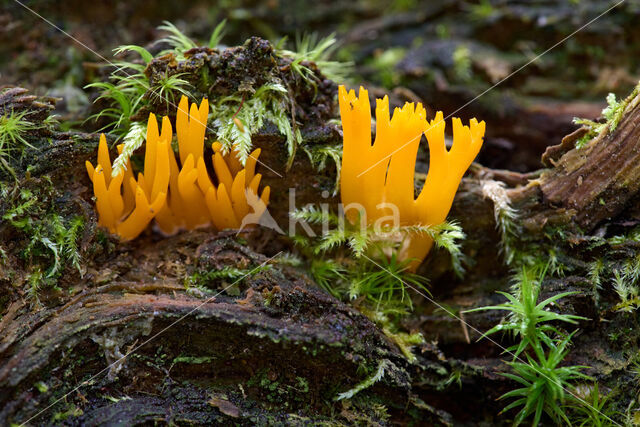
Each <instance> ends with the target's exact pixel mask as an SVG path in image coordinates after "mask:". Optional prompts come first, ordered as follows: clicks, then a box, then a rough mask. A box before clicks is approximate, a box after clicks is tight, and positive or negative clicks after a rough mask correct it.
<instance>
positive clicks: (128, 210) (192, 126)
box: [86, 96, 270, 240]
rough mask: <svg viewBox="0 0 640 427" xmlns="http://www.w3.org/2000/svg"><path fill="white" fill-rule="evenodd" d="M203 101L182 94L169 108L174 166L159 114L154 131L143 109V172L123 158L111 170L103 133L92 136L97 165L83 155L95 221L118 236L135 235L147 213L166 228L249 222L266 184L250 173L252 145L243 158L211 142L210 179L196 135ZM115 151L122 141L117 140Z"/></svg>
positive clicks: (204, 111) (202, 123) (263, 202)
mask: <svg viewBox="0 0 640 427" xmlns="http://www.w3.org/2000/svg"><path fill="white" fill-rule="evenodd" d="M208 110H209V104H208V101H207V100H206V99H204V100H203V101H202V102H201V103H200V108H198V107H197V106H196V104H195V103H194V104H191V109H190V110H189V102H188V100H187V98H186V97H184V96H183V97H182V99H181V100H180V104H179V106H178V112H177V116H176V134H177V139H178V148H179V150H178V151H179V159H180V166H181V167H179V165H178V161H177V160H176V156H175V154H174V152H173V149H172V148H171V139H172V137H173V133H172V127H171V122H170V121H169V119H168V118H167V117H163V119H162V131H161V132H159V130H158V122H157V121H156V117H155V115H153V114H149V121H148V124H147V141H146V147H145V158H144V172H140V173H139V174H138V179H137V180H136V179H135V178H134V176H133V172H132V168H131V163H130V162H127V165H126V170H124V171H122V172H120V173H119V174H117V175H116V176H114V177H112V173H111V172H112V169H111V159H110V157H109V150H108V148H107V142H106V139H105V137H104V135H101V136H100V144H99V147H98V165H97V166H96V167H95V168H94V167H93V165H92V164H91V163H90V162H86V166H87V172H88V173H89V178H90V179H91V181H92V182H93V191H94V194H95V197H96V208H97V210H98V214H99V224H100V225H102V226H104V227H106V228H108V229H109V231H110V232H112V233H116V234H118V235H119V236H120V237H121V238H122V239H124V240H130V239H134V238H135V237H137V236H138V235H139V234H140V233H141V232H142V231H143V230H144V229H145V228H146V227H147V225H148V224H149V223H150V222H151V220H152V219H154V218H155V220H156V224H157V226H158V228H159V229H160V231H162V232H163V233H165V234H173V233H175V232H177V231H178V230H180V229H187V230H192V229H194V228H197V227H203V226H207V225H210V224H213V225H214V226H215V227H216V228H217V229H219V230H222V229H225V228H234V229H237V228H241V227H242V226H244V225H247V224H249V225H250V224H255V223H257V222H258V219H259V218H260V216H261V215H262V213H263V212H264V210H265V209H266V206H267V204H268V203H269V194H270V189H269V187H265V188H264V190H263V191H262V194H261V195H260V197H258V187H259V186H260V179H261V175H260V174H256V173H255V167H256V161H257V159H258V156H259V155H260V149H256V150H255V151H253V152H252V153H251V155H250V156H249V158H248V159H247V161H246V164H245V166H244V167H243V166H242V164H241V163H240V162H239V161H238V159H237V157H236V155H235V153H234V152H229V153H226V154H223V150H222V145H221V144H220V143H218V142H215V143H214V144H213V145H212V148H213V155H212V156H211V164H212V165H213V168H212V170H213V171H214V174H215V176H216V183H214V182H213V181H212V179H211V177H210V174H209V171H208V170H207V163H206V161H205V156H204V136H205V130H206V123H207V115H208ZM118 151H119V152H120V153H121V152H122V145H120V146H118Z"/></svg>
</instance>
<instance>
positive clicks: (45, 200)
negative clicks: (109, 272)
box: [0, 178, 85, 305]
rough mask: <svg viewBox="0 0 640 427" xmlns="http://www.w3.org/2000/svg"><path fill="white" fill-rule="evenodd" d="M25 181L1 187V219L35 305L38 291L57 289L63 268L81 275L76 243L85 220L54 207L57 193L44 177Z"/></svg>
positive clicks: (37, 300)
mask: <svg viewBox="0 0 640 427" xmlns="http://www.w3.org/2000/svg"><path fill="white" fill-rule="evenodd" d="M27 184H28V185H27V186H18V185H16V186H14V187H12V188H8V187H5V188H3V189H2V190H1V191H2V196H3V197H2V203H0V218H2V220H3V221H4V222H5V223H6V225H7V228H8V229H7V228H5V231H4V233H10V234H11V235H12V240H13V241H14V242H16V245H15V248H14V249H13V251H14V253H16V254H17V255H18V256H19V258H20V259H21V260H22V261H23V262H24V264H25V267H26V268H25V270H26V271H28V276H27V277H28V280H27V281H28V284H29V289H28V294H29V295H30V297H31V298H32V300H33V302H34V303H35V304H36V305H37V304H39V298H38V294H39V292H40V290H41V289H42V288H45V287H46V288H56V287H57V283H58V279H59V278H60V276H61V275H62V273H63V272H64V271H65V269H68V268H72V269H75V270H76V271H77V272H78V273H80V274H82V267H81V263H80V261H81V255H80V250H79V248H78V245H77V242H78V239H79V237H80V234H81V232H82V230H83V228H84V221H85V220H84V217H82V216H80V215H73V214H71V215H63V214H61V213H60V212H59V211H58V210H57V209H58V206H56V202H55V200H56V198H57V197H59V195H58V194H57V192H56V191H55V190H54V188H53V184H52V183H51V181H50V180H48V179H47V178H44V179H40V180H38V181H35V180H32V181H31V182H27Z"/></svg>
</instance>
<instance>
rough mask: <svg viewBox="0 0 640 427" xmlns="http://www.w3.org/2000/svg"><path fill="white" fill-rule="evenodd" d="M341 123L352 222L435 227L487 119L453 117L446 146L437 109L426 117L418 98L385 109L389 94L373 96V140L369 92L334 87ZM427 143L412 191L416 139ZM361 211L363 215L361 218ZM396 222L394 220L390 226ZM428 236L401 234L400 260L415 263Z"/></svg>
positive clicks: (344, 190) (345, 198)
mask: <svg viewBox="0 0 640 427" xmlns="http://www.w3.org/2000/svg"><path fill="white" fill-rule="evenodd" d="M339 102H340V115H341V117H342V129H343V141H344V142H343V156H342V176H341V179H340V190H341V196H342V203H343V205H344V209H345V212H346V215H347V218H348V219H349V221H350V222H352V223H355V222H356V221H358V215H362V217H361V221H362V222H363V223H364V222H366V224H367V225H375V224H379V225H383V226H410V225H437V224H441V223H442V222H444V220H445V219H446V217H447V214H448V213H449V210H450V209H451V205H452V203H453V198H454V196H455V193H456V191H457V190H458V186H459V184H460V180H461V179H462V176H463V175H464V173H465V171H466V170H467V169H468V167H469V166H470V165H471V162H473V159H474V158H475V157H476V156H477V154H478V152H479V151H480V148H481V147H482V142H483V137H484V132H485V123H484V122H480V123H478V121H477V120H476V119H471V121H470V123H469V126H463V125H462V122H461V121H460V119H458V118H454V119H453V120H452V123H453V145H452V147H451V148H450V149H449V150H447V148H446V146H445V135H444V131H445V121H444V119H443V114H442V112H441V111H440V112H438V113H437V114H436V116H435V119H433V120H431V121H429V120H427V118H426V115H427V114H426V111H425V109H424V108H423V106H422V104H420V103H418V104H417V105H414V104H413V103H406V104H405V105H404V106H403V107H402V108H396V109H395V111H394V112H393V116H392V117H390V114H389V99H388V98H387V97H386V96H385V97H384V99H378V100H377V101H376V138H375V142H374V143H373V144H372V143H371V142H372V141H371V107H370V105H369V94H368V92H367V91H366V90H365V89H364V88H362V87H361V88H360V93H359V96H356V94H355V92H354V91H353V90H351V91H349V92H347V90H346V89H345V88H344V86H340V89H339ZM422 134H424V135H425V136H426V138H427V142H428V145H429V172H428V175H427V178H426V181H425V183H424V186H423V188H422V191H421V192H420V194H419V195H418V197H417V198H416V197H415V194H414V175H415V164H416V155H417V153H418V146H419V143H420V138H421V137H422ZM364 216H366V219H365V218H364ZM394 222H395V224H394ZM432 246H433V240H432V239H431V238H430V237H429V236H428V235H426V234H414V233H412V234H407V235H404V236H402V245H401V247H400V250H399V253H398V258H399V259H400V260H411V261H410V264H409V268H410V269H411V270H414V271H415V269H417V267H418V265H420V263H421V262H422V260H423V259H424V258H425V257H426V256H427V254H428V253H429V251H430V250H431V247H432Z"/></svg>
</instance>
